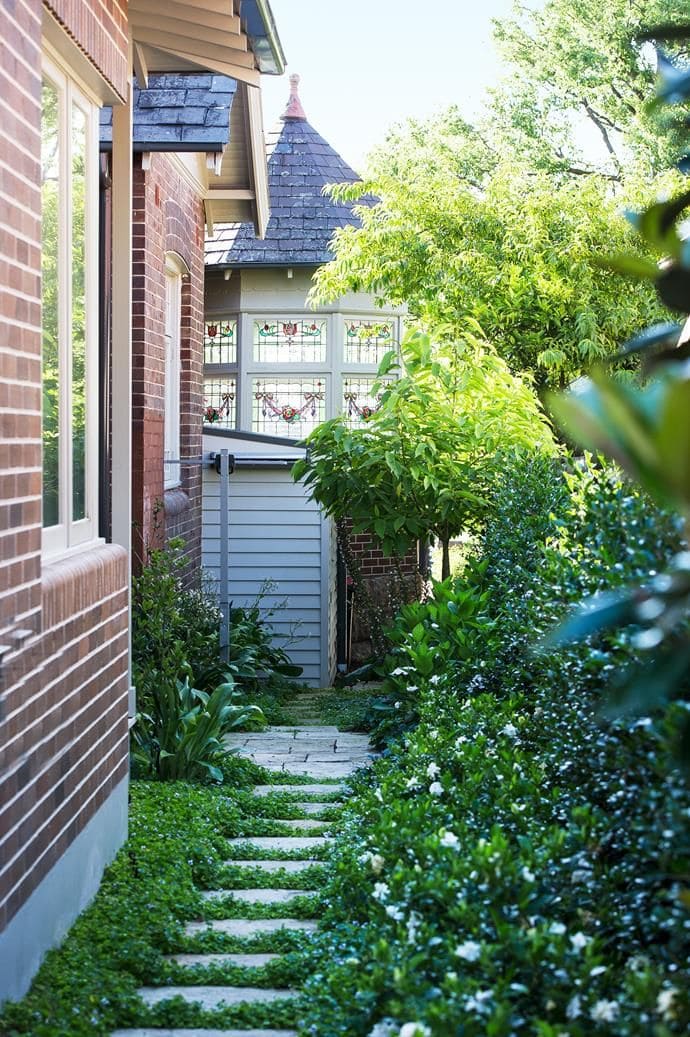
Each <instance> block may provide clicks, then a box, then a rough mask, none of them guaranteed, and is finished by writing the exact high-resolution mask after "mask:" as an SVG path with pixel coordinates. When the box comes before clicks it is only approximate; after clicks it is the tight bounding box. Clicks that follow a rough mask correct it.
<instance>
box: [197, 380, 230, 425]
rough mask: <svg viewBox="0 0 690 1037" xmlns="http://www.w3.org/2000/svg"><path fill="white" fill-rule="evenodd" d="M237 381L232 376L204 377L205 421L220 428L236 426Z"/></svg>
mask: <svg viewBox="0 0 690 1037" xmlns="http://www.w3.org/2000/svg"><path fill="white" fill-rule="evenodd" d="M236 400H237V382H236V379H235V378H230V377H226V378H223V377H211V378H209V377H207V378H204V422H205V423H206V424H208V425H218V426H219V428H235V425H236V414H237V407H236Z"/></svg>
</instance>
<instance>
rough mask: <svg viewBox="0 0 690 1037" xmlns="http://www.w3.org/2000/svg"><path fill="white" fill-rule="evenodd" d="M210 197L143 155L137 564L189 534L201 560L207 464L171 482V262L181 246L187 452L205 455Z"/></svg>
mask: <svg viewBox="0 0 690 1037" xmlns="http://www.w3.org/2000/svg"><path fill="white" fill-rule="evenodd" d="M203 235H204V206H203V201H202V200H201V199H200V198H199V196H198V195H197V194H196V193H195V192H194V190H193V189H192V188H191V187H190V186H189V185H188V184H187V183H186V182H185V180H184V179H183V178H182V176H181V175H180V173H179V172H178V171H177V170H176V169H175V167H174V165H173V163H172V162H171V160H170V158H169V157H168V156H166V155H163V154H156V155H153V156H152V159H151V166H150V168H149V169H148V170H143V169H142V168H141V157H140V156H137V157H136V158H135V169H134V213H133V301H132V318H133V319H132V353H133V356H132V363H133V380H132V393H133V396H132V432H133V438H134V443H133V465H132V477H133V483H132V501H133V513H134V515H133V517H134V526H133V545H132V551H133V556H134V560H135V564H139V562H140V561H141V560H143V559H144V558H145V555H146V550H147V547H148V546H160V545H161V543H162V541H163V539H166V540H168V539H170V537H172V536H182V537H184V539H185V542H186V545H187V546H186V554H187V557H188V559H189V562H190V571H191V572H192V573H194V572H198V570H199V567H200V565H201V469H200V467H199V466H198V465H189V466H184V465H181V466H180V469H179V479H180V485H179V487H176V488H174V489H168V490H166V489H165V488H164V466H163V453H164V429H163V424H164V417H165V391H164V390H165V341H164V339H165V263H164V257H165V255H166V253H170V252H174V253H175V254H176V255H179V256H181V257H182V259H183V260H184V263H185V265H186V266H187V268H188V270H189V274H188V275H186V276H185V278H184V280H183V282H182V307H181V316H182V320H181V334H180V457H181V458H182V459H183V460H184V459H188V458H197V457H200V456H201V428H202V426H201V418H200V415H201V407H202V388H201V376H202V363H203V299H204V261H203V240H204V238H203Z"/></svg>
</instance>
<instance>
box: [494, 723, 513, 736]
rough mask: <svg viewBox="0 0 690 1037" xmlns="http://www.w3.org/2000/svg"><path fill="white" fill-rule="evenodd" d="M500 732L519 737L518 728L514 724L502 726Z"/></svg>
mask: <svg viewBox="0 0 690 1037" xmlns="http://www.w3.org/2000/svg"><path fill="white" fill-rule="evenodd" d="M498 733H499V734H501V735H506V737H507V738H517V736H518V729H517V728H516V727H515V725H514V724H506V726H505V727H502V728H501V730H500V731H499V732H498Z"/></svg>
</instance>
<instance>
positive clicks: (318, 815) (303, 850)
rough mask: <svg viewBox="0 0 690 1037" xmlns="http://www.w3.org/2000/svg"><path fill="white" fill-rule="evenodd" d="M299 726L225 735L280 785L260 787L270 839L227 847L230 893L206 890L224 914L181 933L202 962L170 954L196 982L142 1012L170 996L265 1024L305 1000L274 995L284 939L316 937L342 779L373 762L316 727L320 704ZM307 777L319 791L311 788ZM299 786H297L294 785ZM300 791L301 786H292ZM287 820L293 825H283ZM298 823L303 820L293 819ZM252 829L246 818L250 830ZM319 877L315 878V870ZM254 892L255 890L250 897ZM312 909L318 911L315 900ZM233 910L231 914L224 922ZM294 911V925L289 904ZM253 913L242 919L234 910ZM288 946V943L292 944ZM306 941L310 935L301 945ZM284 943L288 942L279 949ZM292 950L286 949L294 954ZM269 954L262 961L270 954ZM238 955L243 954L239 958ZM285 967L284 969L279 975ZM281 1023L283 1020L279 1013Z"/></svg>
mask: <svg viewBox="0 0 690 1037" xmlns="http://www.w3.org/2000/svg"><path fill="white" fill-rule="evenodd" d="M299 709H300V713H299V724H298V726H293V727H269V728H267V729H266V730H265V731H262V732H257V733H251V734H249V733H243V734H235V735H232V736H229V737H228V738H227V739H226V741H227V742H228V744H229V745H232V746H235V747H237V748H238V749H240V751H241V752H243V753H245V754H247V755H249V756H250V758H251V759H253V760H254V761H255V762H256V763H257V764H260V765H261V766H263V767H265V768H266V769H267V770H269V771H273V772H275V776H276V781H275V783H272V784H270V785H258V786H255V787H254V790H253V791H254V795H255V796H257V797H261V799H262V806H264V805H265V808H266V809H265V810H264V811H263V813H264V816H265V817H266V818H271V819H272V821H271V824H270V825H267V822H265V821H264V822H263V828H262V831H266V830H269V831H270V829H271V828H273V829H275V833H274V834H268V835H267V834H262V835H253V834H252V833H251V831H249V830H248V831H247V834H245V835H241V836H239V837H237V838H233V839H228V853H229V856H230V859H229V860H228V861H227V862H226V864H227V866H228V867H232V868H233V869H234V870H233V881H232V883H231V885H232V886H237V887H246V888H236V889H235V888H233V889H219V890H205V891H203V893H202V897H203V899H204V900H206V901H210V902H216V901H220V905H219V908H220V909H219V910H218V909H217V910H216V911H215V912H214V914H215V916H216V917H215V918H214V920H213V921H210V922H189V923H188V924H187V925H186V927H185V934H186V935H187V936H188V937H190V938H191V939H192V940H195V939H197V940H199V939H200V947H199V950H200V953H189V954H177V955H171V956H170V958H169V960H170V961H171V962H173V963H175V965H176V966H177V967H178V968H183V969H185V970H186V969H192V970H193V975H192V974H191V973H190V983H181V984H179V985H176V986H160V987H142V988H140V990H139V995H140V997H141V998H142V1000H143V1001H144V1003H145V1004H146V1005H149V1006H153V1005H158V1004H159V1003H161V1002H165V1001H167V1000H168V999H170V998H172V997H181V998H182V999H183V1000H184V1001H186V1002H188V1003H189V1004H193V1003H194V1002H196V1003H198V1004H200V1005H201V1006H203V1009H204V1010H211V1011H212V1010H213V1009H216V1008H218V1007H219V1006H221V1005H226V1006H230V1005H233V1006H234V1005H245V1006H247V1005H249V1006H256V1008H257V1009H258V1011H259V1012H260V1014H261V1016H262V1017H263V1018H264V1019H265V1018H268V1020H269V1021H270V1018H271V1014H272V1010H271V1008H270V1007H269V1008H268V1010H267V1008H266V1006H267V1005H271V1004H272V1003H273V1002H275V1003H276V1004H275V1006H274V1007H275V1010H276V1013H279V1012H281V1011H282V1009H284V1007H285V1006H286V1005H288V1004H289V1001H290V1000H292V999H294V998H296V997H298V996H299V991H298V990H296V989H290V988H287V989H286V988H285V987H282V986H270V985H269V984H270V976H271V974H272V971H273V974H275V969H276V963H279V962H280V959H281V957H282V954H281V953H280V950H282V951H283V953H285V942H284V940H285V935H286V933H294V934H296V937H297V941H299V939H300V936H299V935H297V934H307V933H311V932H314V931H315V930H316V928H317V922H316V921H315V915H316V914H317V910H318V885H319V883H320V879H321V876H320V874H319V871H318V865H319V862H320V861H322V860H324V859H325V858H326V857H327V856H328V851H329V843H328V836H329V827H330V825H331V824H332V820H330V819H331V818H332V817H333V816H334V809H337V808H338V804H339V801H340V800H342V799H343V798H344V796H345V795H346V794H347V791H348V790H347V785H346V784H344V782H345V780H346V779H347V778H348V777H349V776H350V775H352V774H353V773H354V771H356V770H357V769H358V768H359V767H362V766H366V765H368V764H369V763H370V762H371V759H372V753H371V749H370V746H369V739H368V737H367V736H366V735H358V734H350V733H347V734H344V733H341V732H340V731H339V730H338V728H337V727H331V726H323V725H321V724H319V722H318V721H319V716H318V697H313V698H309V697H306V698H305V697H304V696H300V700H299ZM309 777H311V778H312V779H313V782H311V783H305V779H306V778H309ZM291 779H293V780H291ZM295 782H297V783H296V784H295ZM285 814H289V815H290V816H289V817H287V818H286V817H284V815H285ZM295 814H298V815H300V816H298V817H297V818H296V817H295ZM251 820H256V819H249V823H250V828H251ZM314 869H316V870H314ZM251 887H254V888H251ZM310 899H311V900H312V902H313V906H311V905H310V903H309V900H310ZM223 901H227V905H228V908H229V910H228V912H227V913H228V915H231V916H232V917H228V918H224V917H219V916H222V915H223V910H222V907H223ZM292 903H294V904H295V907H299V908H300V910H294V916H295V917H291V913H290V905H291V904H292ZM239 904H241V905H247V910H246V911H244V910H243V909H242V910H241V912H240V913H241V915H243V916H241V917H236V916H237V909H238V905H239ZM208 933H216V934H224V935H225V937H226V938H228V939H230V940H232V941H233V946H235V945H236V950H235V952H234V953H220V954H218V953H215V954H210V953H203V935H204V934H208ZM276 934H277V939H278V941H279V942H278V944H277V946H276V950H277V951H278V953H273V952H271V950H270V948H271V940H272V938H273V939H274V940H275V939H276ZM288 939H290V938H289V937H288ZM301 939H304V936H301ZM280 941H283V942H282V943H281V942H280ZM294 946H295V944H294V943H293V944H292V945H290V946H289V948H288V949H289V950H292V949H293V948H294ZM267 947H268V948H269V953H266V948H267ZM237 948H240V949H239V950H237ZM278 967H279V966H278ZM223 968H226V969H227V970H228V971H229V970H231V969H233V968H234V970H235V974H237V970H238V968H239V969H240V970H241V972H240V974H241V975H243V976H245V977H246V982H243V983H241V984H238V985H230V984H225V983H223V982H222V981H221V982H215V981H214V977H215V976H217V975H218V970H219V969H221V970H222V969H223ZM276 1018H277V1019H279V1018H280V1016H279V1015H278V1014H277V1015H276ZM112 1037H297V1032H296V1031H295V1030H290V1029H271V1028H269V1029H266V1028H265V1027H264V1028H258V1029H257V1028H254V1029H223V1028H221V1029H218V1028H216V1029H209V1028H208V1027H202V1028H196V1029H195V1028H190V1027H189V1026H186V1027H184V1028H172V1029H171V1028H167V1029H166V1028H160V1027H145V1028H143V1029H142V1028H139V1029H125V1030H117V1031H115V1032H114V1033H113V1035H112Z"/></svg>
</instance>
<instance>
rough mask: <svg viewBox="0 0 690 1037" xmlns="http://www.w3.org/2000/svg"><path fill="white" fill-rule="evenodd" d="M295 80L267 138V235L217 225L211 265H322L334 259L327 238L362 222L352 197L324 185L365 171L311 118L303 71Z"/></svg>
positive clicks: (349, 179) (241, 227)
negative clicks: (302, 94)
mask: <svg viewBox="0 0 690 1037" xmlns="http://www.w3.org/2000/svg"><path fill="white" fill-rule="evenodd" d="M290 84H291V93H290V100H289V102H288V106H287V108H286V110H285V112H284V114H283V115H282V116H281V121H282V125H280V126H279V127H278V128H277V129H276V130H274V131H273V132H272V133H271V134H269V137H268V141H267V152H268V185H269V194H270V202H271V217H270V219H269V221H268V227H267V230H266V236H265V238H264V239H260V238H257V237H256V235H255V234H254V231H253V229H252V226H251V224H249V223H233V224H226V225H224V226H220V225H217V226H216V228H215V232H214V234H213V236H212V237H211V238H210V239H208V240H207V242H206V263H207V265H208V266H217V267H235V266H245V265H246V266H264V267H267V266H320V265H321V264H322V263H328V262H329V261H330V260H331V259H333V253H332V252H331V251H330V250H329V248H328V244H329V242H330V240H331V237H332V236H333V232H334V231H335V229H336V228H337V227H345V226H348V225H354V226H357V225H358V222H359V221H358V220H357V217H356V216H354V215H353V212H352V208H353V203H351V202H344V203H341V202H334V201H333V200H332V199H330V198H328V197H327V196H325V195H324V193H323V188H324V187H325V185H326V184H340V183H345V182H353V181H357V180H359V179H360V177H359V176H358V175H357V173H355V171H354V169H352V168H351V167H350V166H348V164H347V162H345V161H344V159H342V158H341V157H340V155H338V153H337V152H336V151H334V150H333V148H332V147H331V146H330V144H328V142H327V141H325V140H324V139H323V137H322V136H320V134H318V133H317V132H316V130H315V129H314V128H313V126H310V124H309V123H308V122H307V118H306V115H305V114H304V109H303V108H302V104H301V101H300V99H299V95H298V92H297V87H298V84H299V76H296V75H292V76H290Z"/></svg>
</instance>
